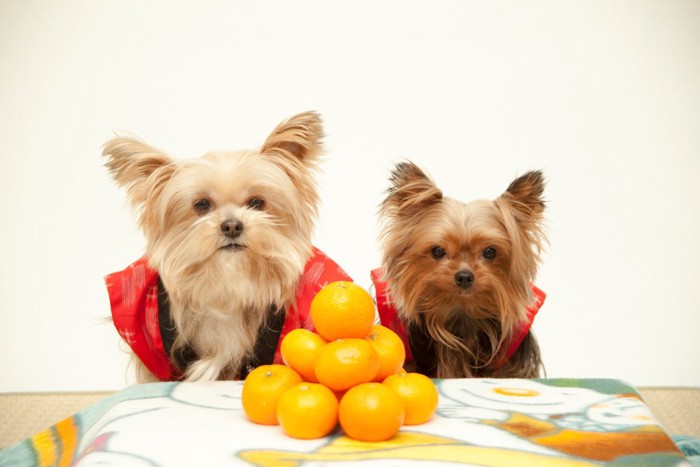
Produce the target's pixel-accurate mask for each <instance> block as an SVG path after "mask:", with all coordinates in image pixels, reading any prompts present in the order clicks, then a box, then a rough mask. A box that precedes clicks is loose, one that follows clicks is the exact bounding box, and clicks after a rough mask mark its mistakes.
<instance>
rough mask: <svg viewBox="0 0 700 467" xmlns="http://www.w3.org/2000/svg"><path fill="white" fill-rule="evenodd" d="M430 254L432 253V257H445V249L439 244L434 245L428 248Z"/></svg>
mask: <svg viewBox="0 0 700 467" xmlns="http://www.w3.org/2000/svg"><path fill="white" fill-rule="evenodd" d="M430 254H432V255H433V258H435V259H442V258H444V257H445V249H444V248H441V247H439V246H434V247H433V249H432V250H430Z"/></svg>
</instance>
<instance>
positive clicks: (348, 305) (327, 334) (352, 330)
mask: <svg viewBox="0 0 700 467" xmlns="http://www.w3.org/2000/svg"><path fill="white" fill-rule="evenodd" d="M309 315H310V317H311V321H312V322H313V324H314V327H315V328H316V331H317V332H318V333H319V334H320V335H321V336H323V338H325V339H326V340H328V341H334V340H336V339H341V338H344V337H357V338H362V337H365V336H366V335H367V334H369V331H370V329H371V328H372V325H373V324H374V316H375V312H374V301H373V300H372V297H371V296H370V294H369V293H368V292H367V291H366V290H365V289H363V288H362V287H360V286H359V285H357V284H355V283H353V282H348V281H336V282H331V283H329V284H327V285H326V286H324V287H323V288H322V289H321V290H320V291H319V292H318V293H317V294H316V296H314V298H313V300H312V301H311V306H310V309H309Z"/></svg>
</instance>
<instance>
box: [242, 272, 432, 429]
mask: <svg viewBox="0 0 700 467" xmlns="http://www.w3.org/2000/svg"><path fill="white" fill-rule="evenodd" d="M309 313H310V317H311V321H312V323H313V325H314V328H315V329H316V332H313V331H309V330H308V329H295V330H293V331H291V332H289V333H288V334H287V335H286V336H284V338H283V340H282V343H281V345H280V351H281V354H282V359H283V360H284V363H285V364H284V365H281V364H272V365H263V366H260V367H257V368H256V369H254V370H253V371H251V372H250V373H249V374H248V376H247V377H246V379H245V382H244V383H243V393H242V403H243V410H244V411H245V413H246V415H247V416H248V418H249V419H250V420H252V421H253V422H255V423H258V424H262V425H278V424H279V425H281V426H282V429H283V430H284V432H285V433H286V434H287V435H289V436H291V437H293V438H299V439H314V438H321V437H323V436H326V435H328V434H329V433H331V432H332V431H333V430H334V429H335V428H336V426H337V425H338V424H340V427H341V428H342V430H343V432H344V433H345V434H346V435H347V436H349V437H351V438H354V439H357V440H360V441H384V440H387V439H390V438H392V437H393V436H394V435H395V434H396V433H397V432H398V431H399V429H400V428H401V426H402V425H418V424H421V423H425V422H427V421H428V420H430V418H432V416H433V414H434V413H435V410H436V408H437V404H438V392H437V389H436V387H435V384H434V383H433V382H432V380H431V379H430V378H428V377H426V376H424V375H421V374H418V373H406V371H405V370H404V369H403V364H404V360H405V358H406V351H405V349H404V345H403V342H402V341H401V338H400V337H399V336H398V335H396V333H394V332H393V331H392V330H390V329H388V328H386V327H384V326H381V325H375V324H374V316H375V313H374V302H373V301H372V297H371V296H370V295H369V293H367V291H366V290H364V289H363V288H362V287H360V286H358V285H356V284H354V283H353V282H345V281H338V282H331V283H329V284H328V285H326V286H325V287H323V288H322V289H321V290H320V291H319V292H318V294H316V296H315V297H314V298H313V300H312V302H311V308H310V312H309Z"/></svg>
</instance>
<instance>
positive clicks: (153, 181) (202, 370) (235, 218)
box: [103, 112, 323, 381]
mask: <svg viewBox="0 0 700 467" xmlns="http://www.w3.org/2000/svg"><path fill="white" fill-rule="evenodd" d="M322 138H323V127H322V123H321V119H320V117H319V116H318V115H317V114H316V113H315V112H305V113H301V114H298V115H296V116H294V117H291V118H290V119H288V120H286V121H284V122H282V123H280V124H279V125H278V126H277V127H276V128H275V129H274V130H273V131H272V133H271V134H270V135H269V136H268V138H267V139H266V141H265V142H264V143H263V144H262V146H261V147H260V148H259V149H253V150H241V151H229V152H209V153H207V154H205V155H204V156H203V157H201V158H197V159H188V160H181V161H176V160H174V159H172V158H171V157H170V156H168V155H166V154H165V153H163V152H162V151H160V150H158V149H155V148H153V147H151V146H149V145H147V144H145V143H143V142H141V141H139V140H137V139H134V138H121V137H119V138H114V139H112V140H110V141H108V142H107V143H106V144H105V146H104V151H103V155H104V156H105V157H106V158H107V163H106V166H107V168H108V169H109V171H110V172H111V173H112V175H113V177H114V179H115V181H116V182H117V184H118V185H120V186H122V187H124V188H125V189H126V191H127V194H128V198H129V201H130V203H131V205H132V206H133V208H134V209H135V210H136V211H137V212H138V213H139V224H140V227H141V229H142V230H143V232H144V235H145V237H146V240H147V246H146V255H147V257H148V259H149V264H150V266H151V267H153V268H154V269H155V270H157V271H158V273H159V275H160V277H161V279H162V281H163V284H164V286H165V289H166V290H167V292H168V298H169V300H170V313H171V318H172V321H173V322H174V324H175V328H176V333H177V337H176V340H175V343H174V344H173V349H172V354H173V357H174V355H175V354H176V353H178V352H181V351H182V350H183V349H184V348H190V349H191V350H193V351H194V354H195V355H196V361H194V362H193V363H192V364H190V365H189V366H188V367H187V368H182V370H183V371H184V372H185V377H186V379H187V380H215V379H229V378H232V377H233V376H234V375H235V374H236V372H237V371H238V369H239V366H240V365H241V362H242V361H243V359H244V357H245V356H246V355H247V354H248V353H250V352H251V351H252V349H253V346H254V344H255V338H256V333H257V330H258V328H259V327H260V326H261V325H262V324H263V320H264V317H265V316H266V314H267V312H268V311H269V310H270V309H271V307H274V308H283V307H285V306H287V305H289V304H290V303H292V302H293V300H294V292H295V289H296V285H297V282H298V280H299V278H300V276H301V274H302V272H303V268H304V265H305V263H306V262H307V260H308V259H309V258H310V257H311V254H312V247H311V237H312V233H313V228H314V224H315V220H316V216H317V212H318V204H319V199H318V193H317V186H316V181H315V176H316V172H317V168H318V162H319V158H320V154H321V152H322V149H323V147H322V143H321V139H322ZM202 200H205V201H206V203H204V204H202V203H201V202H202ZM260 200H262V201H263V203H264V204H263V205H262V207H261V206H260V204H259V201H260ZM197 203H200V204H199V205H198V204H197ZM207 203H208V204H207ZM198 206H199V207H198ZM202 206H205V207H206V206H209V208H207V209H202ZM227 221H228V222H238V223H240V226H241V228H242V232H241V234H240V236H239V237H238V238H235V239H231V238H230V237H227V236H226V235H225V233H224V231H223V223H224V222H227ZM173 360H174V361H175V358H173ZM137 374H138V375H140V376H138V378H139V380H140V381H143V380H152V379H153V377H152V375H151V377H149V372H148V371H147V370H145V368H140V369H139V370H138V371H137Z"/></svg>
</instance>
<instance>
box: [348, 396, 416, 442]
mask: <svg viewBox="0 0 700 467" xmlns="http://www.w3.org/2000/svg"><path fill="white" fill-rule="evenodd" d="M404 411H405V409H404V405H403V403H402V402H401V399H400V398H399V396H398V394H396V392H395V391H394V390H393V389H391V388H389V387H388V386H386V385H384V384H382V383H363V384H359V385H357V386H355V387H352V388H350V389H349V390H348V392H346V393H345V395H344V396H343V398H342V399H341V401H340V406H339V408H338V419H339V421H340V426H341V427H342V428H343V431H344V432H345V434H346V435H348V436H349V437H351V438H354V439H357V440H360V441H385V440H387V439H390V438H392V437H393V436H394V435H396V433H397V432H398V431H399V429H400V428H401V425H402V424H403V419H404Z"/></svg>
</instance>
